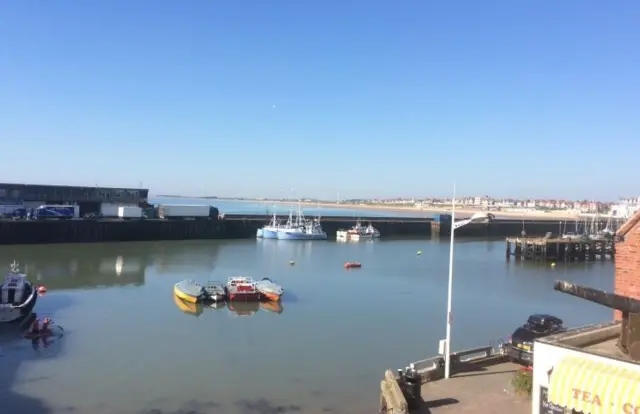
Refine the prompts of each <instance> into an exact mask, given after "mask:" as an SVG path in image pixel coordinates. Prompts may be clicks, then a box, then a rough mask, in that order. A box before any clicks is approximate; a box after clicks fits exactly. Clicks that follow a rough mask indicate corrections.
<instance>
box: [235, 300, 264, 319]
mask: <svg viewBox="0 0 640 414" xmlns="http://www.w3.org/2000/svg"><path fill="white" fill-rule="evenodd" d="M227 309H229V313H230V314H231V315H233V316H253V315H255V314H256V312H258V311H259V310H260V302H240V301H233V302H228V304H227Z"/></svg>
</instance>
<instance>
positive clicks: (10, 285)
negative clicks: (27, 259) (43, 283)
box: [0, 262, 38, 323]
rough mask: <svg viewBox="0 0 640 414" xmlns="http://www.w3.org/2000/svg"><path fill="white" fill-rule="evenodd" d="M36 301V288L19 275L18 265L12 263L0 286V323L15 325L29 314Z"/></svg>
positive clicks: (23, 275) (21, 274)
mask: <svg viewBox="0 0 640 414" xmlns="http://www.w3.org/2000/svg"><path fill="white" fill-rule="evenodd" d="M37 300H38V289H37V287H36V286H35V285H34V284H33V283H31V282H29V281H28V280H27V275H26V274H24V273H20V269H19V268H18V264H17V263H16V262H13V263H12V264H11V270H10V271H9V273H7V274H6V276H5V278H4V283H3V284H2V285H0V323H17V322H20V321H22V320H23V319H24V318H26V317H27V316H29V314H31V311H32V310H33V307H34V306H35V305H36V301H37Z"/></svg>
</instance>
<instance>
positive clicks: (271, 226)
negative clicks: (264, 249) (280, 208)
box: [256, 212, 280, 239]
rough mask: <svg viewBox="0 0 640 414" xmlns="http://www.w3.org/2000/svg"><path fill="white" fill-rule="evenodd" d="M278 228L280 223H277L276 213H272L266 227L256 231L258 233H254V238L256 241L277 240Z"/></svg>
mask: <svg viewBox="0 0 640 414" xmlns="http://www.w3.org/2000/svg"><path fill="white" fill-rule="evenodd" d="M279 227H280V223H279V221H278V217H277V215H276V213H275V212H274V213H273V218H272V219H271V221H270V222H269V223H268V224H267V225H266V226H263V227H262V228H259V229H258V231H257V232H256V237H257V238H258V239H277V238H278V236H277V235H278V228H279Z"/></svg>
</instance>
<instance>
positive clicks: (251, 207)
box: [149, 198, 433, 218]
mask: <svg viewBox="0 0 640 414" xmlns="http://www.w3.org/2000/svg"><path fill="white" fill-rule="evenodd" d="M149 202H150V203H152V204H163V203H164V204H210V205H213V206H216V207H218V209H219V210H220V212H221V213H226V214H256V215H270V214H273V212H274V211H276V212H277V213H278V214H282V215H286V214H289V211H291V209H294V213H295V211H297V208H298V206H297V203H296V202H295V201H292V202H291V204H288V203H280V204H274V203H273V202H271V203H270V202H268V201H265V202H259V201H242V200H218V199H203V198H152V199H150V200H149ZM302 211H303V213H304V215H305V216H308V217H310V218H311V217H316V216H324V217H326V216H342V217H354V218H357V217H389V216H392V217H432V216H433V213H432V212H425V211H419V210H416V211H411V210H395V211H392V212H390V211H389V210H379V209H371V208H367V207H366V206H362V208H340V207H339V206H338V205H336V206H335V207H322V206H320V205H315V206H311V205H308V204H307V205H303V206H302Z"/></svg>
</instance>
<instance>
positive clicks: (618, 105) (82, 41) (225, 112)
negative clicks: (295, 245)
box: [0, 0, 640, 199]
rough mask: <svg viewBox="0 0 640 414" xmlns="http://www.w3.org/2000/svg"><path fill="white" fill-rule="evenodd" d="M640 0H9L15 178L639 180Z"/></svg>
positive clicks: (500, 188) (326, 182)
mask: <svg viewBox="0 0 640 414" xmlns="http://www.w3.org/2000/svg"><path fill="white" fill-rule="evenodd" d="M639 42H640V1H638V0H629V1H622V0H621V1H615V2H605V1H599V0H576V1H573V0H562V1H551V0H548V1H543V0H538V1H525V0H520V1H514V0H508V1H489V0H487V1H478V0H467V1H463V0H459V1H458V0H453V1H448V0H447V1H438V0H415V1H409V0H406V1H392V0H384V1H383V0H357V1H356V0H353V1H350V0H313V1H312V0H309V1H306V0H288V1H285V0H273V1H264V0H252V1H248V0H245V1H242V0H237V1H236V0H234V1H231V0H225V1H222V0H218V1H215V0H210V1H204V0H200V1H198V0H193V1H178V0H172V1H162V0H133V1H132V0H93V1H90V0H77V1H68V0H55V1H50V0H49V1H44V0H43V1H28V0H20V1H9V0H7V1H1V2H0V143H1V144H2V148H3V149H4V151H3V155H4V156H3V162H2V174H1V177H0V181H3V182H28V183H50V184H54V183H59V184H69V185H76V184H84V185H102V186H132V187H138V186H139V185H140V183H142V184H143V186H144V187H148V188H151V191H152V193H153V194H158V193H181V194H200V193H203V192H204V193H207V194H217V195H223V196H225V195H226V196H283V195H285V192H283V190H285V189H291V188H293V189H295V194H297V195H299V196H316V197H325V198H335V197H336V194H337V192H340V197H341V198H349V197H361V196H364V197H374V196H379V197H387V196H420V195H449V194H450V193H451V189H452V186H453V182H454V181H455V182H456V183H457V187H458V192H459V194H467V195H475V194H477V195H482V194H489V195H492V196H512V197H527V196H531V197H563V196H565V197H568V198H588V199H594V198H599V199H615V198H617V197H618V196H622V195H632V194H633V195H637V194H638V193H640V190H639V189H638V185H637V177H638V174H639V173H640V162H639V161H638V159H639V155H640V136H639V132H640V46H639Z"/></svg>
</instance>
